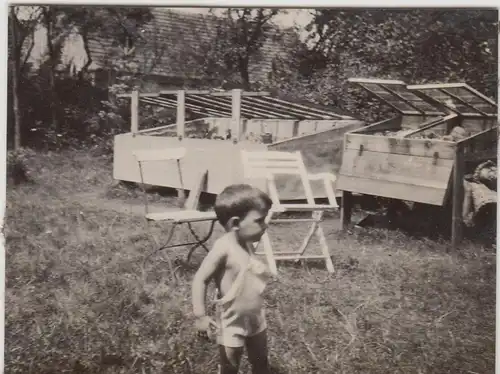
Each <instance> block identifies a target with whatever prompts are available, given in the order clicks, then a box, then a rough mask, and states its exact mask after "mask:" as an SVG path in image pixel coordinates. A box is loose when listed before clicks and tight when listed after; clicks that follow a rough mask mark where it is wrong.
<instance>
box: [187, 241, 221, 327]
mask: <svg viewBox="0 0 500 374" xmlns="http://www.w3.org/2000/svg"><path fill="white" fill-rule="evenodd" d="M226 254H227V252H226V246H224V245H220V244H219V245H218V244H217V243H216V244H215V245H214V247H213V248H212V250H211V251H210V252H208V254H207V256H206V257H205V259H204V260H203V262H202V263H201V266H200V268H199V269H198V271H197V272H196V274H195V276H194V279H193V284H192V289H191V292H192V303H193V313H194V315H195V317H196V318H200V317H203V316H205V315H206V310H205V297H206V292H207V285H208V283H209V282H210V280H211V279H212V277H213V275H214V274H215V272H216V271H217V269H218V268H219V267H220V266H221V265H222V264H223V263H224V261H225V260H226Z"/></svg>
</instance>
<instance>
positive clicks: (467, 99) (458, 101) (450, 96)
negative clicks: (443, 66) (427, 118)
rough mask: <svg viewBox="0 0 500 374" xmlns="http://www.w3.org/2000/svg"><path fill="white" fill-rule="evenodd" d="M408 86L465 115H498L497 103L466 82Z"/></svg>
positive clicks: (444, 106)
mask: <svg viewBox="0 0 500 374" xmlns="http://www.w3.org/2000/svg"><path fill="white" fill-rule="evenodd" d="M407 88H408V90H409V91H411V92H414V93H415V95H417V96H419V97H420V98H422V99H423V100H426V101H428V102H429V103H432V104H434V105H435V106H439V107H442V108H446V109H447V110H449V111H451V112H454V113H457V114H460V115H462V116H465V117H486V118H492V117H493V118H495V117H497V113H498V105H497V103H495V101H494V100H492V99H490V98H489V97H487V96H485V95H483V94H482V93H481V92H479V91H477V90H475V89H474V88H472V87H470V86H469V85H467V84H466V83H436V84H421V85H409V86H407Z"/></svg>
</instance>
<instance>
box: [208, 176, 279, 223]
mask: <svg viewBox="0 0 500 374" xmlns="http://www.w3.org/2000/svg"><path fill="white" fill-rule="evenodd" d="M272 204H273V202H272V200H271V198H270V197H269V196H268V195H267V194H266V193H264V192H262V191H261V190H259V189H258V188H256V187H253V186H250V185H249V184H233V185H230V186H228V187H226V188H224V190H223V191H222V192H221V193H220V194H219V195H218V196H217V199H216V200H215V206H214V210H215V214H216V215H217V219H218V220H219V222H220V224H221V225H222V226H224V227H226V224H227V222H228V221H229V219H230V218H231V217H238V218H244V217H245V216H246V215H247V214H248V213H249V212H250V211H252V210H262V211H267V210H269V209H270V208H271V206H272Z"/></svg>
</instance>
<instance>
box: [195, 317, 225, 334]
mask: <svg viewBox="0 0 500 374" xmlns="http://www.w3.org/2000/svg"><path fill="white" fill-rule="evenodd" d="M195 326H196V329H197V330H198V336H200V337H202V338H205V339H212V337H213V336H214V335H215V334H216V332H217V330H218V328H219V326H217V323H216V322H215V321H214V320H213V319H212V318H210V317H208V316H203V317H200V318H197V319H196V322H195Z"/></svg>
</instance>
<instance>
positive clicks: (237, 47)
mask: <svg viewBox="0 0 500 374" xmlns="http://www.w3.org/2000/svg"><path fill="white" fill-rule="evenodd" d="M20 8H21V7H16V9H20ZM24 8H26V9H27V8H28V7H24ZM30 9H31V11H32V17H27V18H26V19H18V20H19V23H18V24H16V25H21V26H22V27H20V28H19V27H18V28H17V29H16V30H18V31H22V33H21V34H20V33H19V32H18V33H17V34H16V35H18V36H22V38H17V39H16V40H17V44H16V45H17V46H19V45H21V44H22V43H24V44H22V45H23V46H24V47H22V48H21V51H26V52H23V53H24V54H23V55H22V56H21V57H19V56H18V57H17V58H14V56H13V54H12V52H13V51H15V50H16V49H12V45H13V44H12V42H13V39H12V38H10V39H9V42H10V46H11V49H10V50H9V56H10V60H9V63H10V65H9V66H10V67H11V69H9V78H10V79H9V85H8V92H9V98H11V99H12V98H14V97H17V102H16V101H15V100H13V105H11V106H9V113H8V118H9V130H8V134H9V145H11V144H12V143H13V134H15V133H19V134H21V135H22V145H25V146H36V147H39V148H44V147H45V148H50V149H60V148H63V147H67V146H83V144H84V143H86V144H87V146H88V145H91V146H105V149H106V151H107V152H109V151H111V145H112V143H111V137H112V136H113V135H114V134H117V133H120V132H122V131H126V130H127V129H128V126H129V123H130V108H129V100H128V99H119V98H117V97H116V94H117V93H121V92H130V91H131V90H132V89H133V88H140V89H142V90H151V89H157V88H158V87H156V86H155V87H152V84H154V82H153V83H152V81H151V80H148V79H146V78H147V76H148V74H151V73H152V72H154V71H156V70H155V69H157V68H158V67H159V66H160V64H162V65H165V64H167V65H169V66H170V65H171V66H176V69H177V67H178V69H177V70H178V71H179V75H180V79H181V80H183V82H180V83H179V88H181V87H186V88H187V87H189V88H198V89H199V88H204V87H211V88H221V87H222V88H225V89H230V88H236V87H244V88H248V87H249V86H251V89H252V90H272V91H275V92H277V93H278V94H279V95H280V96H285V97H288V98H293V99H296V100H308V101H312V102H315V103H320V104H323V105H331V106H334V107H337V109H340V110H343V111H345V112H347V113H350V114H354V115H356V116H358V117H360V118H361V119H364V120H367V121H373V120H376V119H380V118H385V117H387V116H389V115H392V112H391V109H390V108H386V107H385V106H384V105H381V104H380V103H379V102H378V101H376V100H374V99H372V98H370V97H369V96H367V95H366V94H365V93H362V92H357V91H355V90H354V89H353V87H352V86H351V85H350V84H348V83H347V79H348V78H349V77H352V76H362V77H376V78H391V79H403V80H406V81H407V82H409V83H425V82H432V81H441V82H447V81H466V82H467V83H469V84H470V85H471V86H473V87H474V88H476V89H478V90H479V91H481V92H484V93H485V94H486V95H488V96H490V97H494V98H495V97H496V87H497V64H496V60H497V57H498V56H497V47H496V45H497V40H498V39H497V38H498V37H497V17H496V11H494V10H487V9H486V10H483V9H474V10H470V9H469V10H451V9H446V10H443V9H399V10H398V9H341V8H330V9H326V8H325V9H317V10H314V13H313V14H314V17H313V19H312V21H311V23H310V25H309V26H308V27H307V30H306V32H307V33H308V34H309V37H308V38H306V40H305V42H302V41H301V40H300V39H299V38H298V36H297V37H293V36H292V34H291V33H290V32H288V31H287V30H278V29H277V28H276V27H275V24H274V21H275V20H276V17H277V16H278V14H279V13H278V11H277V10H276V9H264V8H255V9H250V8H244V9H236V8H228V9H224V10H222V16H220V17H215V15H214V14H212V15H209V16H206V17H204V18H203V19H204V22H199V26H196V27H197V28H196V29H193V30H191V28H188V29H187V30H178V32H177V33H175V32H168V33H166V34H168V35H169V36H167V37H165V38H164V37H162V38H157V37H156V36H157V35H158V34H159V33H158V30H156V29H155V27H156V26H155V25H156V24H155V23H154V22H152V20H154V19H153V16H152V13H151V10H150V9H149V8H141V7H139V8H128V7H123V8H116V7H69V6H43V7H42V6H39V7H31V8H30ZM42 10H43V12H42ZM49 10H50V12H49ZM280 12H282V11H281V10H280ZM42 16H43V17H42ZM49 16H50V17H49ZM40 17H41V18H40ZM44 17H45V18H44ZM12 20H13V18H12V17H11V18H10V29H11V31H12V30H14V28H13V27H14V23H13V22H12ZM47 21H50V22H48V23H47ZM41 22H44V23H45V24H46V25H49V26H50V27H51V31H50V33H49V40H50V44H51V46H52V47H51V50H50V51H48V56H49V57H50V58H47V56H46V58H45V59H44V60H42V64H41V65H40V66H32V65H31V64H30V63H29V62H28V60H27V59H26V57H27V56H28V55H29V51H30V48H31V47H30V46H31V44H30V43H31V39H30V35H31V33H32V31H33V30H34V28H35V27H36V26H37V25H39V24H40V23H41ZM197 24H198V23H197ZM408 30H412V31H411V32H408ZM170 31H173V30H170ZM285 31H287V32H285ZM299 31H301V30H299ZM302 31H303V30H302ZM71 33H76V34H78V35H80V36H81V37H82V39H83V42H84V43H83V44H84V47H85V49H87V52H88V51H89V41H90V40H91V38H93V37H95V36H102V35H106V36H109V38H111V39H113V40H116V41H117V42H116V43H115V44H114V45H112V46H111V47H110V48H109V50H108V52H109V56H108V57H109V58H108V60H109V66H108V68H109V70H110V73H109V87H108V88H105V87H103V88H97V87H95V86H93V85H92V84H91V81H90V77H89V76H88V75H87V70H88V67H89V66H90V64H91V62H92V56H89V57H90V58H89V59H87V60H86V62H85V64H84V66H83V67H82V69H81V70H80V71H79V72H78V74H76V75H75V71H74V69H75V66H74V65H72V64H73V62H72V61H68V60H66V59H65V58H63V56H62V55H61V46H62V42H63V41H64V40H66V38H68V37H69V36H68V35H70V34H71ZM11 34H12V32H11ZM193 38H194V39H197V41H198V40H203V41H204V42H203V43H200V42H196V43H195V42H193V40H194V39H193ZM16 40H14V41H16ZM127 40H133V41H134V43H133V46H132V47H128V46H127ZM267 40H276V41H281V42H282V53H280V54H279V55H278V56H277V57H276V60H275V61H274V67H273V72H272V74H271V75H270V77H269V80H267V81H265V80H264V81H257V80H256V79H255V78H254V77H253V76H252V72H251V71H250V69H249V66H250V65H251V64H252V63H255V62H256V61H259V60H262V58H263V56H264V53H267V51H264V49H263V45H264V43H265V42H266V41H267ZM21 41H22V43H21ZM17 50H19V49H17ZM139 56H142V57H139ZM14 61H17V63H18V64H20V66H21V68H20V69H18V71H17V73H16V77H17V79H18V80H13V79H12V78H13V74H14V69H12V67H13V66H14V65H13V62H14ZM55 67H57V68H55ZM193 77H198V78H200V77H204V78H206V80H204V81H200V80H199V79H198V78H197V79H193ZM14 82H17V83H18V87H16V89H14V87H13V83H14ZM14 91H16V92H17V95H16V94H14ZM14 104H15V105H14ZM13 107H16V108H17V113H18V115H17V116H16V115H15V114H14V112H15V110H14V109H13ZM47 107H51V108H52V109H53V111H52V112H48V111H47V110H46V108H47ZM54 117H57V121H54ZM140 117H141V128H149V127H153V126H161V125H166V124H171V123H174V121H175V112H174V109H168V108H160V107H158V106H152V105H144V103H142V104H141V113H140ZM16 118H20V122H19V123H18V125H19V127H20V130H19V131H14V125H13V123H14V122H15V120H16ZM186 119H187V120H190V119H192V118H191V117H189V115H188V116H187V118H186Z"/></svg>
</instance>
